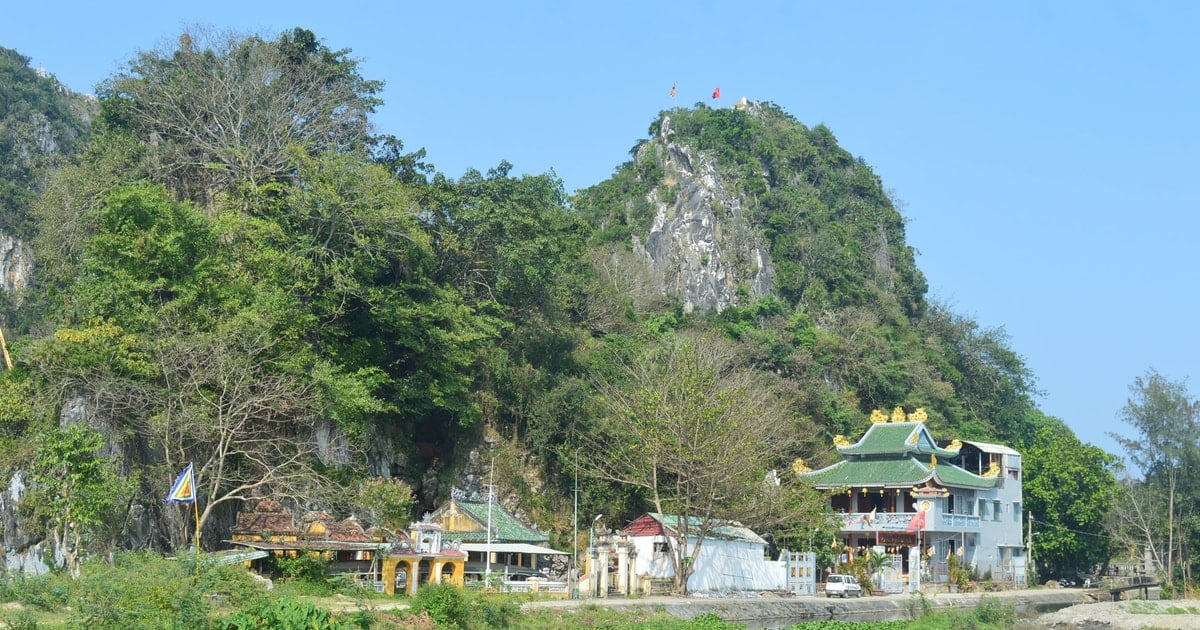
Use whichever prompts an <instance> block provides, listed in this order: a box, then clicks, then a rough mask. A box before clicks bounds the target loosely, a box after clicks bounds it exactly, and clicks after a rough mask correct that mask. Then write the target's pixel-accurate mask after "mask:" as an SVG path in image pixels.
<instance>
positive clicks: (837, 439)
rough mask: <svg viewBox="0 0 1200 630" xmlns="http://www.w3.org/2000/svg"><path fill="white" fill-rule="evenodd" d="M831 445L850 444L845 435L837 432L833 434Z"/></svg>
mask: <svg viewBox="0 0 1200 630" xmlns="http://www.w3.org/2000/svg"><path fill="white" fill-rule="evenodd" d="M833 445H834V446H850V440H847V439H846V436H844V435H842V434H840V433H839V434H837V435H835V436H833Z"/></svg>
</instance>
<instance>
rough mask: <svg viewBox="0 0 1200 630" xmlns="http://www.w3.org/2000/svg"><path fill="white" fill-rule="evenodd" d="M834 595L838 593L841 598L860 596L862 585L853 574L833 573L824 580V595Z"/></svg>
mask: <svg viewBox="0 0 1200 630" xmlns="http://www.w3.org/2000/svg"><path fill="white" fill-rule="evenodd" d="M834 595H839V596H841V598H842V599H846V598H847V597H862V587H861V586H859V584H858V580H856V579H854V576H853V575H841V574H838V573H834V574H832V575H830V576H829V577H828V578H827V579H826V580H825V596H826V597H833V596H834Z"/></svg>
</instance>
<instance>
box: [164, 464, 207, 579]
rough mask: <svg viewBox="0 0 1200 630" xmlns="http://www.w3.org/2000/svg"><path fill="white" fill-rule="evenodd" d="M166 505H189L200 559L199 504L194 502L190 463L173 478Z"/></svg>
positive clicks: (194, 489)
mask: <svg viewBox="0 0 1200 630" xmlns="http://www.w3.org/2000/svg"><path fill="white" fill-rule="evenodd" d="M167 503H191V504H192V512H193V513H194V514H195V516H196V557H197V558H199V557H200V502H199V501H197V500H196V473H195V470H194V469H193V467H192V463H191V462H188V465H187V468H184V469H183V472H181V473H179V476H178V477H176V478H175V483H174V484H172V485H171V491H170V492H168V493H167Z"/></svg>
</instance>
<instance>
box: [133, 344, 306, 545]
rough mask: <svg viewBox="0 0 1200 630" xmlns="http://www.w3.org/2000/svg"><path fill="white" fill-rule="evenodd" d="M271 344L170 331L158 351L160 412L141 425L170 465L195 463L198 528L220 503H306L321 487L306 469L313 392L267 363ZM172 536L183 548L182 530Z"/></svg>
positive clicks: (166, 477) (271, 358) (180, 466)
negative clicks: (289, 500)
mask: <svg viewBox="0 0 1200 630" xmlns="http://www.w3.org/2000/svg"><path fill="white" fill-rule="evenodd" d="M273 345H274V343H273V342H272V341H271V340H270V338H269V336H268V335H267V334H265V333H263V334H261V335H249V336H232V335H231V336H229V337H218V336H215V335H195V336H189V337H184V336H178V337H168V338H167V342H166V343H165V344H164V345H163V346H162V347H161V348H160V351H159V360H160V364H161V369H162V376H163V379H164V381H165V382H164V388H163V394H162V396H163V398H162V401H161V412H159V413H158V414H156V415H155V416H153V417H152V418H151V419H150V422H149V426H148V427H147V431H148V432H149V433H150V434H151V435H153V437H154V439H155V440H156V441H157V445H158V447H159V448H161V451H162V453H163V454H164V455H165V462H164V463H165V465H166V467H167V469H168V470H182V469H183V468H184V466H186V464H187V463H188V462H192V463H193V464H194V470H195V475H196V486H197V496H198V497H199V500H200V506H199V509H200V527H201V529H203V527H204V524H205V523H206V522H207V521H208V519H209V518H210V517H211V516H212V514H213V511H214V510H215V509H216V508H217V507H218V506H220V505H221V504H223V503H227V502H231V501H245V500H247V499H251V498H254V497H257V496H275V497H280V498H283V497H292V498H300V499H308V498H312V497H314V496H315V495H319V494H320V489H321V488H322V487H323V486H325V485H326V481H325V480H324V479H323V477H322V476H321V475H320V474H319V473H318V471H317V470H316V469H315V467H314V464H315V463H316V461H317V451H316V443H315V441H314V439H313V430H314V428H315V426H316V417H317V414H316V410H317V409H318V407H317V396H316V393H315V392H314V391H313V387H312V385H311V381H307V380H305V379H301V378H297V377H295V376H292V375H290V374H289V373H288V372H287V371H286V370H285V369H281V366H279V365H276V364H275V357H274V356H273V354H272V351H273ZM162 478H163V479H164V481H169V480H170V478H171V477H170V476H169V475H166V474H164V475H163V477H162ZM165 494H166V493H165V491H164V492H163V495H164V496H165ZM185 522H186V521H185ZM172 538H173V540H172V542H173V543H174V544H175V545H176V546H177V547H178V546H180V545H182V544H185V541H186V539H187V536H186V533H185V530H184V529H183V528H181V529H180V530H179V531H177V532H174V533H173V535H172Z"/></svg>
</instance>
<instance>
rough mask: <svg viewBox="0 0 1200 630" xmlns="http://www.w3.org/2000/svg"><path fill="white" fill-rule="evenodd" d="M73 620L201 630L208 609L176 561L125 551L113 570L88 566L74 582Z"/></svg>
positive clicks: (193, 579) (184, 567)
mask: <svg viewBox="0 0 1200 630" xmlns="http://www.w3.org/2000/svg"><path fill="white" fill-rule="evenodd" d="M77 583H78V595H77V597H76V598H75V601H74V604H75V606H74V610H73V611H72V620H73V622H75V623H76V624H77V625H80V626H88V627H89V628H91V629H93V630H96V629H103V628H121V629H130V628H159V629H162V628H181V629H182V628H203V627H206V626H207V625H208V622H209V619H208V616H209V611H210V606H209V603H208V600H207V597H206V595H205V593H203V592H202V591H201V590H200V588H198V587H197V580H196V576H195V575H194V574H193V573H190V572H189V567H188V566H187V565H185V564H182V563H180V562H176V561H172V560H167V559H164V558H161V557H159V556H158V555H157V554H152V553H126V554H121V555H118V556H117V557H116V558H115V562H114V564H113V566H108V565H107V564H105V563H103V562H99V561H95V562H91V563H88V564H87V565H86V566H85V567H84V570H83V574H82V576H81V577H80V578H79V580H78V581H77Z"/></svg>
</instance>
